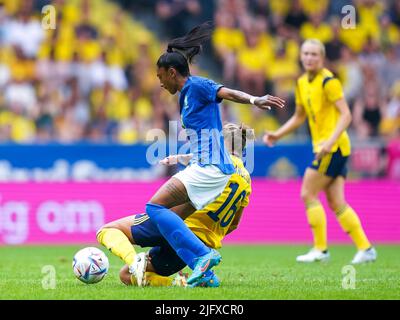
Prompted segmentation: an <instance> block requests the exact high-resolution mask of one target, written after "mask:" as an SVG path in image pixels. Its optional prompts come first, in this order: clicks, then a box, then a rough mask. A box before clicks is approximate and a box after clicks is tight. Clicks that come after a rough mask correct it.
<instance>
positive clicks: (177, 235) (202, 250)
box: [146, 203, 210, 269]
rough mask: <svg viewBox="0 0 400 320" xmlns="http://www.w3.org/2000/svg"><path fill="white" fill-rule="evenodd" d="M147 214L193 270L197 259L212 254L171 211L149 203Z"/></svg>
mask: <svg viewBox="0 0 400 320" xmlns="http://www.w3.org/2000/svg"><path fill="white" fill-rule="evenodd" d="M146 213H147V214H148V215H149V217H150V219H151V221H152V222H153V223H154V224H155V225H156V226H157V228H158V230H159V231H160V233H161V234H162V235H163V236H164V238H165V239H167V241H168V243H169V244H170V245H171V247H172V248H174V250H175V251H176V253H177V254H178V256H179V257H180V258H181V259H182V260H183V261H184V262H185V263H186V264H187V265H188V266H189V267H190V268H191V269H193V267H194V259H195V258H198V257H200V256H203V255H205V254H207V253H209V252H210V248H208V247H207V246H206V245H205V244H204V243H203V242H201V240H200V239H199V238H197V237H196V236H195V235H194V233H193V232H192V231H191V230H190V229H189V228H188V227H187V226H186V224H185V223H184V221H183V220H182V219H181V218H180V217H179V216H178V215H176V214H175V213H174V212H172V211H171V210H169V209H167V208H165V207H163V206H160V205H158V204H153V203H147V204H146Z"/></svg>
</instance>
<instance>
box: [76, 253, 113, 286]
mask: <svg viewBox="0 0 400 320" xmlns="http://www.w3.org/2000/svg"><path fill="white" fill-rule="evenodd" d="M109 266H110V265H109V262H108V258H107V256H106V255H105V254H104V252H103V251H101V250H100V249H98V248H95V247H87V248H83V249H81V250H79V251H78V252H77V253H76V254H75V256H74V259H73V261H72V268H73V270H74V274H75V276H76V277H77V278H78V279H79V280H81V281H82V282H84V283H87V284H92V283H97V282H99V281H101V280H102V279H103V278H104V277H105V276H106V274H107V272H108V268H109Z"/></svg>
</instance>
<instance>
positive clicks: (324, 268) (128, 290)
mask: <svg viewBox="0 0 400 320" xmlns="http://www.w3.org/2000/svg"><path fill="white" fill-rule="evenodd" d="M82 247H83V246H60V247H58V246H52V247H51V246H46V247H45V246H37V247H36V246H29V247H0V257H1V258H0V299H130V300H141V299H146V300H163V299H168V300H171V299H173V300H174V299H179V300H183V299H190V300H200V299H216V300H220V299H222V300H224V299H240V300H256V299H257V300H258V299H262V300H263V299H279V300H280V299H400V246H394V245H393V246H389V245H386V246H384V245H380V246H377V247H376V248H377V250H378V260H377V261H376V262H375V263H370V264H367V265H360V266H356V267H355V269H354V270H353V271H355V277H354V279H355V282H354V284H355V288H354V289H351V288H348V289H346V288H344V287H343V283H344V284H345V287H346V284H347V286H348V285H349V284H351V281H350V282H349V281H348V280H347V279H348V278H346V277H349V276H350V274H349V273H347V272H348V270H347V271H346V268H345V269H343V267H345V266H346V265H348V264H349V261H350V260H351V258H352V257H353V255H354V253H355V249H354V247H353V246H344V245H343V246H331V248H330V252H331V261H330V262H329V263H316V264H307V265H304V264H298V263H296V262H295V257H296V255H298V254H302V253H304V252H305V251H306V250H308V247H306V246H297V245H296V246H289V245H257V246H244V245H243V246H233V245H230V246H228V245H227V246H225V247H224V248H222V249H221V250H220V252H221V254H222V256H223V261H222V263H221V264H220V265H219V266H218V267H217V268H215V270H216V272H217V274H218V275H219V277H220V279H221V287H219V288H209V289H206V288H195V289H189V288H154V287H153V288H152V287H146V288H135V287H126V286H124V285H123V284H121V283H120V282H119V278H118V271H119V269H120V267H121V266H122V262H121V261H120V260H119V259H118V258H116V257H114V256H113V255H112V254H111V253H109V252H106V250H105V249H104V248H102V249H103V251H105V252H106V253H107V255H108V257H109V259H110V270H109V274H108V275H107V276H106V278H104V280H103V281H101V282H100V283H98V284H94V285H85V284H83V283H81V282H80V281H79V280H77V279H75V277H74V275H73V272H72V267H71V263H72V257H73V255H74V253H75V252H76V251H77V250H78V249H80V248H82ZM48 265H50V266H53V267H54V270H55V280H56V282H55V288H54V289H45V288H44V287H43V282H44V283H46V279H47V278H46V276H49V275H50V273H48V272H49V271H48V269H46V268H45V269H43V267H44V266H48ZM42 272H43V273H42ZM205 291H206V292H207V293H206V294H205Z"/></svg>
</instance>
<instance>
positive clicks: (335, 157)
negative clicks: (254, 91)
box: [264, 39, 377, 263]
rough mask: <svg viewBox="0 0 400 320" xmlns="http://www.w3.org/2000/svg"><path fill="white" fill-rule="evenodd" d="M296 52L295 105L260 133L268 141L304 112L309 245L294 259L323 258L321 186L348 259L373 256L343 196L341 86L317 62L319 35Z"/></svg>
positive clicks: (345, 150)
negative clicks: (346, 241) (345, 239)
mask: <svg viewBox="0 0 400 320" xmlns="http://www.w3.org/2000/svg"><path fill="white" fill-rule="evenodd" d="M300 55H301V57H300V58H301V62H302V65H303V68H304V69H305V73H304V74H303V75H302V76H301V77H300V78H299V79H298V80H297V85H296V92H295V96H296V111H295V113H294V115H293V116H292V117H291V118H290V119H289V120H288V121H287V122H286V123H285V124H284V125H283V126H282V127H281V128H279V129H278V130H277V131H275V132H267V133H266V134H265V136H264V142H265V143H266V144H267V145H269V146H272V145H273V144H274V143H275V142H276V141H278V140H279V139H281V138H282V137H283V136H285V135H286V134H288V133H290V132H292V131H293V130H295V129H297V128H298V127H299V126H300V125H301V124H302V123H303V122H304V121H305V120H306V118H308V123H309V127H310V131H311V138H312V142H313V152H314V153H315V159H314V161H313V162H312V164H311V166H310V167H309V168H307V170H306V172H305V174H304V178H303V184H302V188H301V198H302V199H303V202H304V204H305V207H306V212H307V218H308V223H309V224H310V226H311V228H312V231H313V236H314V247H313V249H311V251H310V252H308V253H307V254H305V255H301V256H298V257H297V261H298V262H313V261H323V260H327V259H329V252H328V244H327V235H326V233H327V232H326V215H325V211H324V209H323V207H322V205H321V203H320V202H319V199H318V195H319V193H320V192H321V191H324V192H325V194H326V197H327V200H328V204H329V207H330V208H331V209H332V210H333V211H334V212H335V213H336V217H337V219H338V221H339V223H340V225H341V227H342V228H343V230H344V231H345V232H347V233H348V234H349V235H350V237H351V238H352V240H353V241H354V243H355V245H356V247H357V249H358V252H357V253H356V255H355V257H354V258H353V260H352V263H362V262H368V261H374V260H375V259H376V256H377V255H376V251H375V249H374V248H373V247H371V244H370V243H369V241H368V239H367V237H366V235H365V233H364V231H363V228H362V226H361V223H360V220H359V218H358V216H357V214H356V213H355V212H354V210H353V209H352V208H351V207H350V206H349V205H348V204H347V202H346V200H345V197H344V182H345V177H346V173H347V169H346V162H347V159H348V157H349V155H350V149H351V147H350V139H349V136H348V135H347V132H346V128H347V127H348V126H349V125H350V122H351V113H350V110H349V107H348V105H347V102H346V100H345V98H344V95H343V90H342V86H341V84H340V82H339V80H338V79H337V78H335V77H334V76H333V74H332V73H331V72H330V71H329V70H327V69H325V68H324V66H323V61H324V57H325V47H324V45H323V44H322V43H321V42H320V41H319V40H314V39H309V40H306V41H305V42H304V43H303V45H302V46H301V53H300Z"/></svg>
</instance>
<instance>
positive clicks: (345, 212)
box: [336, 205, 371, 250]
mask: <svg viewBox="0 0 400 320" xmlns="http://www.w3.org/2000/svg"><path fill="white" fill-rule="evenodd" d="M336 217H337V219H338V221H339V223H340V225H341V227H342V229H343V230H344V231H345V232H347V233H348V234H349V235H350V237H351V239H352V240H353V241H354V243H355V245H356V247H357V249H358V250H366V249H368V248H370V247H371V244H370V243H369V241H368V239H367V236H366V235H365V233H364V230H363V228H362V226H361V222H360V219H359V218H358V216H357V214H356V213H355V212H354V210H353V209H352V208H351V207H349V206H348V205H346V206H344V207H342V208H341V209H339V210H337V211H336Z"/></svg>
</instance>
